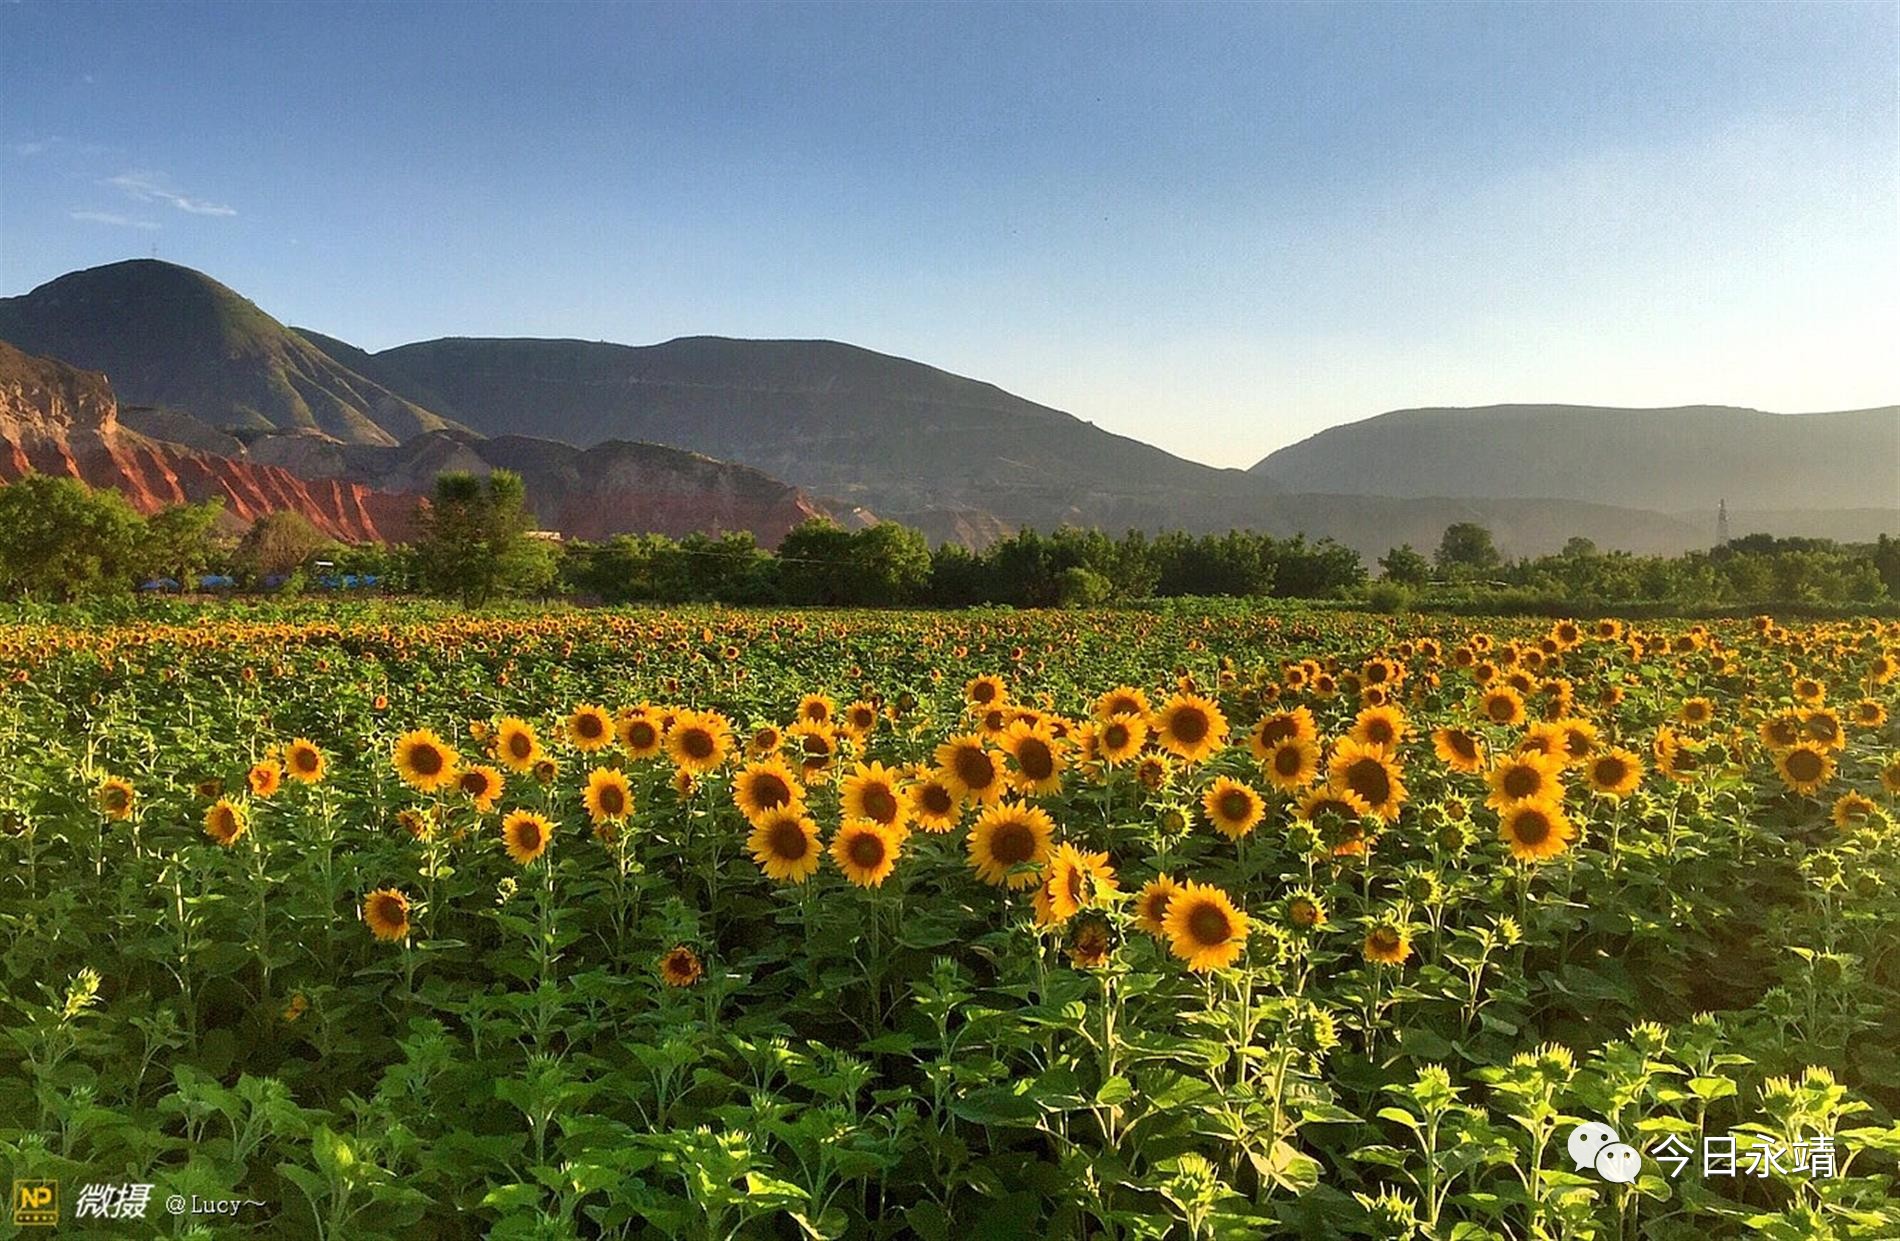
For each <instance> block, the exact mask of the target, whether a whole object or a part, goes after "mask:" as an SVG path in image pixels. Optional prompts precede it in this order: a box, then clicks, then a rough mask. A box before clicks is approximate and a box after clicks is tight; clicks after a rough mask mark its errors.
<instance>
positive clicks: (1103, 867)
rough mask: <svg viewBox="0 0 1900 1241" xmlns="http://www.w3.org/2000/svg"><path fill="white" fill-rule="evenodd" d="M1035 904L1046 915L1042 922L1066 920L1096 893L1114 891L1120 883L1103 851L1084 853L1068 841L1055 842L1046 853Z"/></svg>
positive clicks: (1087, 903) (1093, 899)
mask: <svg viewBox="0 0 1900 1241" xmlns="http://www.w3.org/2000/svg"><path fill="white" fill-rule="evenodd" d="M1045 873H1046V875H1047V878H1046V879H1045V880H1044V881H1043V885H1042V900H1041V901H1040V902H1039V904H1040V905H1041V906H1042V908H1043V909H1044V910H1045V911H1046V913H1047V916H1046V917H1045V918H1043V919H1042V921H1043V924H1044V925H1052V924H1054V923H1060V922H1067V921H1068V920H1069V919H1070V918H1073V917H1075V915H1076V914H1078V913H1080V912H1081V911H1082V910H1083V909H1084V908H1085V907H1086V906H1088V905H1090V904H1093V903H1094V902H1095V900H1096V898H1097V897H1098V896H1104V895H1106V894H1108V893H1110V892H1113V891H1115V890H1116V889H1117V888H1118V887H1119V886H1120V884H1119V883H1118V882H1117V881H1116V879H1115V868H1114V867H1113V866H1110V865H1109V864H1108V854H1106V853H1084V852H1083V851H1082V850H1080V849H1077V848H1076V847H1075V846H1074V845H1072V844H1067V843H1064V844H1061V845H1058V846H1056V850H1055V852H1054V853H1052V854H1050V855H1049V865H1048V866H1047V868H1046V869H1045Z"/></svg>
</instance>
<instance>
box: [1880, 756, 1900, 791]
mask: <svg viewBox="0 0 1900 1241" xmlns="http://www.w3.org/2000/svg"><path fill="white" fill-rule="evenodd" d="M1880 788H1881V791H1882V792H1884V793H1886V795H1887V796H1889V797H1900V757H1895V758H1890V759H1888V760H1887V761H1886V763H1885V764H1883V765H1882V766H1881V768H1880Z"/></svg>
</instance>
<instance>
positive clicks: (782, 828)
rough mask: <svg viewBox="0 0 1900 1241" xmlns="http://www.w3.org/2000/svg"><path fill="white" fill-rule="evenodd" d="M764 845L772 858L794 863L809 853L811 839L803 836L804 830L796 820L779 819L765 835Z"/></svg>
mask: <svg viewBox="0 0 1900 1241" xmlns="http://www.w3.org/2000/svg"><path fill="white" fill-rule="evenodd" d="M766 845H767V846H768V847H769V848H770V849H771V850H772V854H773V856H774V857H780V858H783V859H785V860H786V861H787V862H796V861H798V860H800V859H801V858H803V857H804V856H805V855H806V854H807V853H809V852H811V837H809V836H807V835H806V834H805V829H804V828H802V827H800V826H799V825H798V823H797V821H796V820H793V819H780V820H779V821H778V822H776V823H774V824H772V828H771V831H770V832H768V833H767V834H766Z"/></svg>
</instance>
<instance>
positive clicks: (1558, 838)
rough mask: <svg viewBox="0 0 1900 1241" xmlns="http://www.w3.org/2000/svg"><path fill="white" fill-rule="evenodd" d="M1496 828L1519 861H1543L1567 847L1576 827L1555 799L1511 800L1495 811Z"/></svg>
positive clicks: (1574, 835)
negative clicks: (1571, 823) (1511, 801)
mask: <svg viewBox="0 0 1900 1241" xmlns="http://www.w3.org/2000/svg"><path fill="white" fill-rule="evenodd" d="M1498 832H1499V834H1500V835H1501V836H1503V838H1504V843H1505V844H1507V845H1509V846H1510V849H1511V856H1512V857H1514V858H1516V859H1517V860H1518V861H1520V862H1542V861H1545V860H1546V859H1549V858H1553V857H1556V856H1557V855H1558V854H1560V853H1562V852H1563V851H1564V850H1565V849H1567V848H1569V847H1570V842H1571V840H1573V839H1574V838H1575V837H1576V834H1577V833H1576V829H1575V828H1573V827H1572V826H1571V825H1570V820H1569V819H1567V818H1565V817H1564V812H1563V810H1562V809H1560V808H1559V807H1558V806H1557V804H1556V803H1554V802H1548V801H1520V802H1513V803H1512V804H1511V805H1509V806H1507V807H1505V808H1504V809H1503V810H1501V811H1499V812H1498Z"/></svg>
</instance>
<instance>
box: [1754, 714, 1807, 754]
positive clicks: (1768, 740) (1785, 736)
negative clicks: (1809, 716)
mask: <svg viewBox="0 0 1900 1241" xmlns="http://www.w3.org/2000/svg"><path fill="white" fill-rule="evenodd" d="M1755 734H1756V736H1758V737H1760V738H1761V741H1762V744H1763V745H1765V746H1767V747H1768V748H1769V749H1771V750H1785V749H1787V748H1788V747H1789V746H1791V745H1794V744H1795V743H1796V742H1798V741H1800V740H1801V713H1800V712H1799V711H1778V712H1776V713H1775V714H1774V715H1771V716H1769V717H1768V718H1767V719H1765V720H1763V721H1762V722H1761V726H1760V727H1759V728H1757V729H1756V730H1755Z"/></svg>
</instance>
